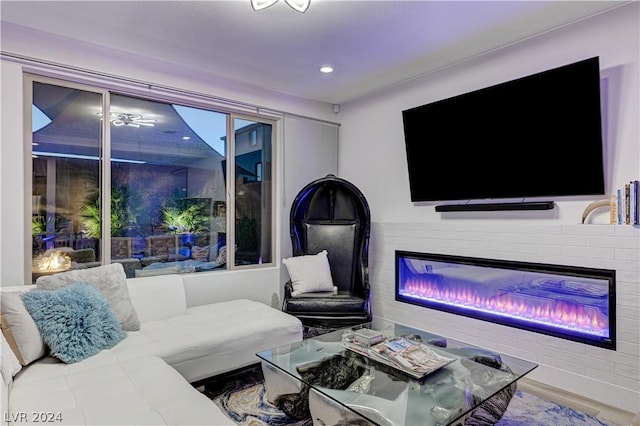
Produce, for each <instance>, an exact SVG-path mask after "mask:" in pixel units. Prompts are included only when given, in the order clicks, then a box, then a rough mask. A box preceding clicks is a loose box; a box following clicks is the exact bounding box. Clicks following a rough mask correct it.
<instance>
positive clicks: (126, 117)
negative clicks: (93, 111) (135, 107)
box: [98, 112, 158, 127]
mask: <svg viewBox="0 0 640 426" xmlns="http://www.w3.org/2000/svg"><path fill="white" fill-rule="evenodd" d="M98 115H99V116H100V118H102V113H101V112H99V113H98ZM157 121H158V120H154V119H151V118H143V117H142V114H129V113H124V112H112V113H109V122H110V123H111V124H113V125H114V126H115V127H121V126H131V127H140V126H146V127H153V126H155V124H154V123H155V122H157Z"/></svg>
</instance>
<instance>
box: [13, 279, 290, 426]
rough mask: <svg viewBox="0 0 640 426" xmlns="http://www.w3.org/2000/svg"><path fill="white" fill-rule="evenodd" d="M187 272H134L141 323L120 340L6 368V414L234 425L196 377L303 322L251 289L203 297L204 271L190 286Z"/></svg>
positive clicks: (229, 366) (243, 358) (243, 359)
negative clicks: (70, 356)
mask: <svg viewBox="0 0 640 426" xmlns="http://www.w3.org/2000/svg"><path fill="white" fill-rule="evenodd" d="M185 277H186V276H182V275H165V276H155V277H147V278H133V279H127V280H126V281H127V288H128V290H129V295H130V298H131V302H132V304H133V306H134V308H135V310H136V312H137V316H138V318H139V320H140V324H141V326H140V330H139V331H128V332H127V337H126V338H125V339H124V340H122V341H121V342H120V343H118V344H117V345H116V346H114V347H113V348H111V349H105V350H102V351H101V352H99V353H98V354H96V355H93V356H91V357H89V358H87V359H84V360H82V361H79V362H76V363H70V364H65V363H63V362H62V361H60V360H58V359H56V358H53V357H50V356H46V357H44V358H41V359H39V360H37V361H35V362H33V363H31V364H29V365H27V366H25V367H22V369H21V370H20V371H19V372H18V373H17V374H16V375H15V377H13V379H11V378H9V379H7V380H5V377H4V376H3V395H2V398H3V401H2V412H3V413H2V416H3V424H7V423H8V424H15V425H24V424H29V423H52V424H64V425H72V424H73V425H76V424H78V425H101V424H104V425H165V424H167V425H188V424H189V425H226V424H228V425H233V424H234V423H233V422H232V421H231V420H230V419H229V418H228V417H226V416H225V415H224V414H223V413H222V411H221V410H219V409H218V408H217V406H216V405H215V404H214V403H213V402H212V401H210V400H209V399H208V398H207V397H206V396H205V395H203V394H201V393H200V392H198V391H197V390H196V389H195V388H194V387H193V386H192V384H191V383H193V382H196V381H199V380H201V379H205V378H208V377H211V376H215V375H218V374H221V373H224V372H229V371H232V370H235V369H238V368H241V367H244V366H247V365H251V364H255V363H257V362H258V359H257V357H256V356H255V353H256V352H258V351H261V350H264V349H268V348H271V347H275V346H279V345H283V344H288V343H293V342H296V341H300V340H301V339H302V325H301V323H300V321H299V320H298V319H296V318H295V317H293V316H290V315H287V314H285V313H283V312H281V311H280V310H278V309H275V308H272V307H270V306H268V305H266V304H265V303H262V302H259V301H253V300H249V299H248V298H247V299H233V300H225V296H228V294H227V295H225V296H222V298H221V301H218V302H217V301H215V300H212V299H215V296H212V294H211V292H209V293H208V296H207V298H206V299H207V300H204V298H203V297H201V293H202V287H203V285H202V281H201V282H200V284H197V285H193V286H189V285H187V284H185V279H188V278H185ZM210 279H213V278H210ZM32 287H33V286H22V287H18V288H16V287H9V288H7V287H3V288H2V293H3V294H4V292H7V291H24V290H25V289H26V290H27V291H28V290H29V289H30V288H32ZM202 303H205V304H202ZM6 355H7V354H5V353H2V362H3V363H4V362H5V359H6V358H7V356H6ZM5 370H6V369H5V368H4V366H3V373H4V371H5Z"/></svg>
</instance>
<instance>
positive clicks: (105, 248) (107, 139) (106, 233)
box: [99, 92, 111, 265]
mask: <svg viewBox="0 0 640 426" xmlns="http://www.w3.org/2000/svg"><path fill="white" fill-rule="evenodd" d="M110 108H111V96H110V93H109V92H106V93H105V94H104V95H103V96H102V117H104V119H103V120H102V144H101V146H102V152H101V155H100V184H99V186H100V208H101V210H102V230H101V235H102V238H101V239H100V244H101V250H102V264H103V265H106V264H109V263H111V122H110V121H109V113H110Z"/></svg>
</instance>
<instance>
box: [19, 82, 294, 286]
mask: <svg viewBox="0 0 640 426" xmlns="http://www.w3.org/2000/svg"><path fill="white" fill-rule="evenodd" d="M34 83H43V84H50V85H56V86H61V87H65V88H69V89H77V90H82V91H87V92H91V93H96V94H99V95H101V100H102V102H101V107H102V113H103V115H105V114H106V115H108V112H109V111H110V105H111V95H122V96H129V97H135V98H139V99H144V100H147V101H155V102H161V103H167V104H177V105H182V106H185V107H191V108H198V109H203V110H207V111H211V112H215V113H222V114H225V115H226V120H227V130H226V132H227V135H226V146H225V158H226V161H227V168H226V169H227V170H226V213H227V216H226V232H227V245H228V246H230V247H233V246H235V239H236V236H235V216H234V212H235V196H234V194H235V178H234V176H235V169H236V164H235V131H234V122H235V120H236V119H239V120H248V121H252V122H255V123H260V124H265V125H270V126H271V130H272V131H271V141H270V143H271V151H272V154H271V173H270V174H271V181H270V192H271V194H272V196H271V200H270V209H271V223H270V226H271V242H270V245H271V253H272V256H271V261H270V262H267V263H259V264H249V265H236V264H235V253H234V250H228V251H227V264H226V268H225V269H221V271H222V270H227V271H231V270H246V269H259V268H265V267H274V266H277V265H276V261H275V260H276V259H277V258H278V256H277V252H276V249H277V247H278V244H277V236H278V235H279V234H278V221H277V211H276V210H277V203H276V194H277V191H276V188H277V176H278V173H277V170H278V164H277V163H278V161H277V158H278V157H277V153H278V146H277V144H278V140H279V139H278V131H279V128H278V126H279V124H280V123H281V118H282V117H279V116H278V115H277V114H273V113H270V112H269V111H266V114H261V110H260V108H258V107H256V108H255V110H254V111H251V112H249V113H248V112H246V110H247V108H248V106H247V105H244V104H241V103H238V108H233V103H232V102H229V105H228V106H227V105H226V104H225V105H222V106H221V105H220V102H219V101H218V99H217V98H213V97H212V98H211V99H210V101H209V100H207V97H206V96H205V95H199V94H197V93H189V92H182V91H171V90H166V91H165V92H163V93H162V94H157V93H140V91H139V90H135V88H131V90H126V89H123V88H121V87H120V88H114V87H111V85H110V84H108V82H106V81H105V82H104V84H101V83H102V82H100V81H97V82H96V81H93V80H92V81H91V83H90V84H88V83H84V82H78V81H74V80H68V79H65V78H58V77H49V76H43V75H39V74H32V73H25V74H24V92H23V93H24V113H23V117H24V123H25V131H24V152H25V156H24V157H25V164H24V170H25V177H26V178H25V194H24V197H25V200H24V202H25V206H30V205H31V203H27V201H29V200H27V198H29V199H30V198H31V196H32V193H33V184H32V176H33V161H32V152H33V131H32V120H33V117H32V112H31V107H32V104H33V88H34ZM101 126H102V127H101V133H102V134H101V140H100V143H101V149H100V158H99V160H98V161H99V168H100V173H99V175H100V182H99V186H100V188H101V197H102V198H101V204H102V235H103V236H109V238H104V237H103V238H101V241H100V250H101V253H102V255H101V259H100V263H101V265H107V264H110V263H112V259H111V235H110V227H111V200H110V194H111V167H110V165H111V130H110V128H111V126H110V122H109V120H102V125H101ZM106 165H109V166H106ZM263 173H264V172H263ZM265 207H266V206H265ZM31 213H32V209H31V208H27V209H26V210H25V219H29V220H26V221H25V225H27V226H25V232H24V235H25V242H28V241H30V238H31V232H30V229H27V228H30V224H31V220H30V218H29V217H28V216H30V215H31ZM32 261H33V253H32V247H31V244H25V276H26V277H30V275H31V271H32V266H33V265H32ZM28 279H29V280H30V278H28Z"/></svg>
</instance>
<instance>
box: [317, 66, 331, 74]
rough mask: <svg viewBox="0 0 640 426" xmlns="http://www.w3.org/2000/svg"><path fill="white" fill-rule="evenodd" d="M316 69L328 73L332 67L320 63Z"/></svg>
mask: <svg viewBox="0 0 640 426" xmlns="http://www.w3.org/2000/svg"><path fill="white" fill-rule="evenodd" d="M318 70H320V72H321V73H323V74H330V73H332V72H333V67H332V66H330V65H322V66H321V67H320V68H318Z"/></svg>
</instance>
